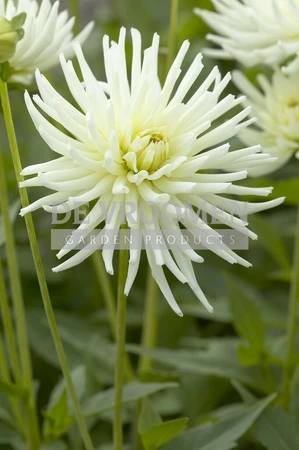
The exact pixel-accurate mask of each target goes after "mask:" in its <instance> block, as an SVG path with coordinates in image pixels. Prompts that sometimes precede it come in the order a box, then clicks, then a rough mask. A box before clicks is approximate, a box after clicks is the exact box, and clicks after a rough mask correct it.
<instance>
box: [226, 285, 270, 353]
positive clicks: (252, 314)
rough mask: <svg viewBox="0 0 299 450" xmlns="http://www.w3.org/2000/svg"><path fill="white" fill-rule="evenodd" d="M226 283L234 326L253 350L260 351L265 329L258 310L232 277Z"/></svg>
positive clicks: (262, 346)
mask: <svg viewBox="0 0 299 450" xmlns="http://www.w3.org/2000/svg"><path fill="white" fill-rule="evenodd" d="M228 285H229V298H230V304H231V311H232V316H233V322H234V327H235V329H236V331H237V332H238V334H239V335H240V336H243V337H245V338H246V339H247V340H248V341H249V343H250V345H251V347H252V348H253V349H254V350H256V351H257V352H261V351H262V350H263V348H264V337H265V329H264V324H263V321H262V318H261V314H260V310H259V308H258V306H257V305H256V303H254V302H253V301H252V300H250V299H249V298H248V297H247V296H246V295H245V293H244V291H243V290H242V289H241V288H240V287H239V286H238V285H237V284H236V283H235V282H234V281H233V280H232V279H229V281H228Z"/></svg>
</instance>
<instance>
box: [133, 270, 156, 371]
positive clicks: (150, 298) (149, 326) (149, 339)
mask: <svg viewBox="0 0 299 450" xmlns="http://www.w3.org/2000/svg"><path fill="white" fill-rule="evenodd" d="M159 292H160V290H159V286H158V285H157V283H156V282H155V280H154V279H153V276H152V271H151V268H150V267H149V268H148V275H147V285H146V296H145V308H144V316H143V327H142V338H141V345H142V347H144V348H147V349H150V348H154V347H155V346H156V344H157V332H158V300H159ZM151 366H152V360H151V358H150V357H148V356H146V355H141V357H140V362H139V368H138V372H144V371H146V370H149V369H150V368H151Z"/></svg>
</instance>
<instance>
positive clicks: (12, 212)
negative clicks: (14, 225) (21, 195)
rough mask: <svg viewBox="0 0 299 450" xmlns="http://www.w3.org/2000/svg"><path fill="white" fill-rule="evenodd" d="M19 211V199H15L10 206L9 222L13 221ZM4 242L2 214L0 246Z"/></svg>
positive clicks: (0, 220)
mask: <svg viewBox="0 0 299 450" xmlns="http://www.w3.org/2000/svg"><path fill="white" fill-rule="evenodd" d="M19 212H20V200H16V201H15V202H14V203H13V204H12V205H11V208H10V211H9V215H10V220H11V222H14V221H15V220H16V218H17V217H18V214H19ZM4 243H5V232H4V225H3V219H2V216H0V247H1V246H2V245H3V244H4Z"/></svg>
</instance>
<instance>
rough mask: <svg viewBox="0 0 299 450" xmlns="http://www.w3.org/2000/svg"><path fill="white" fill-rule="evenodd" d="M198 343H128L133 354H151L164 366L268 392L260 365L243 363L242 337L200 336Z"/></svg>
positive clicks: (128, 347)
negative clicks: (197, 345) (159, 345)
mask: <svg viewBox="0 0 299 450" xmlns="http://www.w3.org/2000/svg"><path fill="white" fill-rule="evenodd" d="M199 342H200V344H201V347H200V348H198V349H192V350H189V349H188V350H186V349H184V350H169V349H162V348H156V349H152V350H149V349H142V348H141V347H139V346H137V345H128V346H127V349H128V351H130V352H132V353H137V354H145V355H148V356H150V357H151V358H152V359H153V360H155V361H157V362H159V363H161V364H162V365H164V366H168V367H172V368H174V369H177V370H180V371H182V372H187V373H197V374H201V375H212V376H216V377H221V378H228V379H229V380H231V379H236V380H239V381H240V382H242V383H244V384H246V385H248V386H251V387H253V388H255V389H257V390H258V391H260V392H263V393H265V392H267V389H268V387H267V383H266V382H265V380H264V378H263V375H262V372H261V370H260V369H259V368H254V367H250V368H245V367H241V366H240V363H239V360H238V356H237V351H238V347H239V345H240V340H239V339H224V338H221V339H212V340H210V341H209V340H205V339H200V340H199Z"/></svg>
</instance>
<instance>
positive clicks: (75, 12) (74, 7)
mask: <svg viewBox="0 0 299 450" xmlns="http://www.w3.org/2000/svg"><path fill="white" fill-rule="evenodd" d="M68 1H69V12H70V16H71V17H75V25H74V28H73V30H74V34H75V36H77V35H78V34H79V33H80V2H79V0H68Z"/></svg>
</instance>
